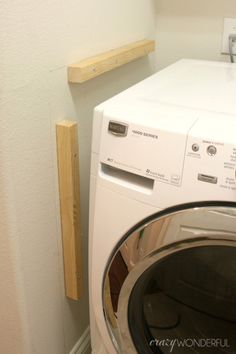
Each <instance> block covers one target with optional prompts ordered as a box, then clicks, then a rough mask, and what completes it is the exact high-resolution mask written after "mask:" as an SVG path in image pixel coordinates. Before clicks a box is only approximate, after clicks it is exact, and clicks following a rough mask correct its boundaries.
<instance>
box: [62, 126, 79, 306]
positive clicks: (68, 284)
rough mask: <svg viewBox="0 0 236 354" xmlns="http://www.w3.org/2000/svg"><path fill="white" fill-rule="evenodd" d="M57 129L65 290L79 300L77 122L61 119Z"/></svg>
mask: <svg viewBox="0 0 236 354" xmlns="http://www.w3.org/2000/svg"><path fill="white" fill-rule="evenodd" d="M56 133H57V158H58V177H59V193H60V210H61V228H62V243H63V256H64V276H65V293H66V296H67V297H69V298H70V299H73V300H78V299H79V298H80V296H81V293H82V286H83V278H82V246H81V236H80V193H79V156H78V127H77V123H76V122H71V121H62V122H60V123H58V124H57V125H56Z"/></svg>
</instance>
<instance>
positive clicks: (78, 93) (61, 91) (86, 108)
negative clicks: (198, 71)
mask: <svg viewBox="0 0 236 354" xmlns="http://www.w3.org/2000/svg"><path fill="white" fill-rule="evenodd" d="M153 1H154V0H129V1H127V0H120V1H116V0H100V1H91V0H90V1H89V0H87V1H82V0H60V1H59V0H43V1H32V0H12V1H7V0H3V1H1V12H0V44H1V51H0V77H1V81H0V240H1V247H0V269H1V273H0V352H1V353H4V354H16V353H17V354H33V353H37V354H65V353H69V351H70V350H71V348H72V347H73V345H74V344H75V342H76V341H77V340H78V338H79V337H80V335H81V334H82V333H83V332H84V330H85V329H86V327H87V326H88V294H87V289H86V288H85V292H84V295H83V298H82V299H81V301H80V302H78V303H76V302H73V301H69V300H67V299H66V298H65V296H64V288H63V262H62V250H61V235H60V219H59V202H58V182H57V166H56V153H55V123H56V122H57V121H60V120H63V119H65V118H67V117H68V118H69V119H72V120H78V122H79V141H80V166H81V205H82V212H81V213H82V223H83V225H82V234H83V247H84V263H85V267H84V268H85V280H86V279H87V270H86V268H87V266H86V265H87V255H86V253H87V237H88V233H87V231H88V190H89V186H88V180H89V154H90V139H91V121H92V109H93V107H94V106H95V105H96V104H98V103H99V102H101V101H103V100H105V99H107V98H108V97H110V96H111V95H113V94H115V93H117V92H119V91H120V90H122V89H124V88H126V87H128V86H130V85H132V84H133V83H135V82H137V81H139V80H141V79H142V78H144V77H146V76H147V75H149V74H150V73H151V72H152V70H153V67H152V64H151V62H150V61H149V60H148V59H147V58H144V59H141V60H139V61H136V62H134V63H131V64H128V65H126V66H124V67H123V68H119V69H117V70H116V71H114V72H110V73H107V74H105V75H104V76H102V77H99V78H96V79H94V80H93V81H91V82H87V83H85V84H83V85H71V86H70V85H68V84H67V75H66V67H67V65H68V64H69V63H71V62H74V61H77V60H79V59H83V58H85V57H88V56H91V55H94V54H97V53H99V52H102V51H104V50H109V49H111V48H113V47H117V46H120V45H124V44H127V43H129V42H132V41H135V40H139V39H142V38H145V37H147V38H152V37H154V24H155V18H154V17H155V9H154V4H153Z"/></svg>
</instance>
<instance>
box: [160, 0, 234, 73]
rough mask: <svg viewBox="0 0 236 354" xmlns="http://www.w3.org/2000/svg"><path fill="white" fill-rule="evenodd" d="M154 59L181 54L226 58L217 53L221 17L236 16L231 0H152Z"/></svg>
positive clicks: (165, 60) (162, 64)
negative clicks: (155, 49)
mask: <svg viewBox="0 0 236 354" xmlns="http://www.w3.org/2000/svg"><path fill="white" fill-rule="evenodd" d="M155 4H156V20H157V31H156V42H157V51H156V63H157V69H161V68H163V67H165V66H167V65H169V64H172V63H173V62H175V61H177V60H178V59H181V58H194V59H204V60H220V61H222V60H226V61H229V57H228V56H224V55H221V40H222V29H223V18H224V17H236V3H235V1H234V0H197V1H196V0H156V2H155Z"/></svg>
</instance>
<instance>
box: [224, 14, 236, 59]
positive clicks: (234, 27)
mask: <svg viewBox="0 0 236 354" xmlns="http://www.w3.org/2000/svg"><path fill="white" fill-rule="evenodd" d="M230 34H236V18H225V19H224V29H223V38H222V53H224V54H229V35H230ZM233 54H236V43H235V44H234V45H233Z"/></svg>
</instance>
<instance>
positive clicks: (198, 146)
mask: <svg viewBox="0 0 236 354" xmlns="http://www.w3.org/2000/svg"><path fill="white" fill-rule="evenodd" d="M231 129H232V128H231ZM231 129H230V130H231ZM225 130H226V129H225V128H224V129H223V127H222V130H221V132H222V133H221V134H219V136H217V137H216V136H212V139H208V138H207V139H203V138H201V137H199V136H197V135H198V134H196V135H195V134H194V132H193V133H192V134H191V133H190V134H189V136H188V142H187V146H186V156H185V166H184V173H185V174H186V175H188V178H189V179H191V181H193V180H194V181H196V182H197V184H198V186H199V188H201V187H202V184H205V185H206V187H207V188H208V189H209V188H215V189H217V190H218V191H219V189H220V190H222V191H228V192H230V193H231V194H232V192H233V193H235V195H236V144H235V145H234V144H232V141H233V139H231V137H230V135H229V134H226V133H225V135H227V136H226V137H225V139H224V132H225ZM227 130H228V129H227ZM228 133H229V132H228ZM194 135H195V136H194ZM210 135H213V134H210V133H209V136H210ZM227 140H229V141H227ZM235 141H236V139H235ZM217 193H218V192H217Z"/></svg>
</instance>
